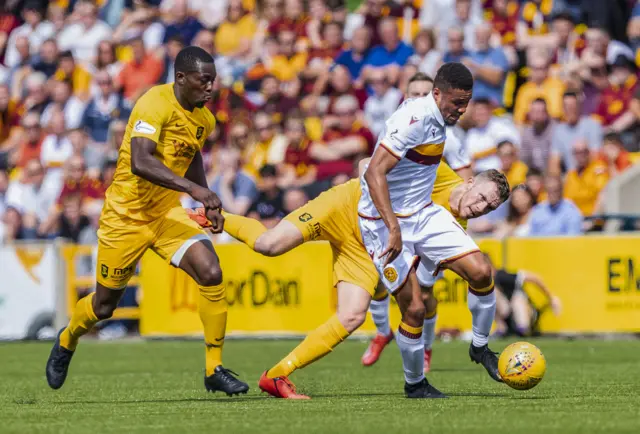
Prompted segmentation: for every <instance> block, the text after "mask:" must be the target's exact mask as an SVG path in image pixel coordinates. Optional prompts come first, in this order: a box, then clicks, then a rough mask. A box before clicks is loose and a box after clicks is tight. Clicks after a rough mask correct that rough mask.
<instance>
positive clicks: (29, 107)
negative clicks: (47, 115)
mask: <svg viewBox="0 0 640 434" xmlns="http://www.w3.org/2000/svg"><path fill="white" fill-rule="evenodd" d="M46 83H47V77H46V76H45V75H44V74H43V73H42V72H32V73H30V74H29V75H27V76H26V77H25V79H24V89H25V92H24V93H26V96H24V97H23V98H22V100H21V102H20V106H19V107H18V111H19V112H24V113H26V112H29V111H33V112H37V113H38V114H42V112H43V111H44V109H45V107H46V106H47V103H48V101H47V100H48V97H49V95H48V94H47V89H46V87H45V85H46ZM14 85H15V86H16V87H17V88H18V89H19V90H18V91H17V92H16V93H17V94H22V89H23V87H22V86H23V83H21V82H16V83H14Z"/></svg>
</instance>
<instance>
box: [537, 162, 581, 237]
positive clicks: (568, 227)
mask: <svg viewBox="0 0 640 434" xmlns="http://www.w3.org/2000/svg"><path fill="white" fill-rule="evenodd" d="M545 190H546V192H547V196H548V199H547V200H546V201H545V202H542V203H539V204H537V205H536V206H534V207H533V210H532V211H531V230H530V234H531V235H532V236H558V235H580V234H581V233H582V214H581V213H580V210H579V209H578V207H576V206H575V204H574V203H573V202H571V201H570V200H568V199H564V198H563V189H562V178H560V177H559V176H555V175H549V176H547V178H546V179H545Z"/></svg>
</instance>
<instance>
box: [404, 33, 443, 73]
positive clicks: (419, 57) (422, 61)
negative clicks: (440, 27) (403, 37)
mask: <svg viewBox="0 0 640 434" xmlns="http://www.w3.org/2000/svg"><path fill="white" fill-rule="evenodd" d="M413 48H414V50H415V54H414V55H413V56H411V57H410V58H409V63H410V64H412V65H415V66H417V67H418V71H420V72H423V73H425V74H427V75H428V76H429V77H435V76H436V72H438V66H439V65H440V63H441V61H442V54H441V53H440V52H439V51H438V50H437V49H436V39H435V35H434V34H433V30H431V29H422V30H420V31H419V32H418V34H417V35H416V37H415V39H414V40H413Z"/></svg>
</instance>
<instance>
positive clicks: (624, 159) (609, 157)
mask: <svg viewBox="0 0 640 434" xmlns="http://www.w3.org/2000/svg"><path fill="white" fill-rule="evenodd" d="M600 161H601V162H603V163H604V164H605V165H606V167H607V172H608V174H609V177H610V178H615V177H616V176H618V175H619V174H621V173H622V172H624V171H625V170H627V169H628V168H629V167H631V165H632V163H631V157H630V155H629V152H627V151H626V150H625V149H624V146H623V144H622V139H621V137H620V135H619V134H616V133H608V134H607V135H605V136H604V143H603V145H602V153H601V154H600Z"/></svg>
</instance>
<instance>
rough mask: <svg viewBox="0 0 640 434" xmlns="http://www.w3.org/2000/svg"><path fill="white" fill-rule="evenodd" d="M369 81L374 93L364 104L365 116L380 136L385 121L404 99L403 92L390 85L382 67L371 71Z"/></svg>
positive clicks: (373, 131) (370, 127)
mask: <svg viewBox="0 0 640 434" xmlns="http://www.w3.org/2000/svg"><path fill="white" fill-rule="evenodd" d="M368 83H369V85H370V86H371V88H372V89H373V94H372V95H371V96H370V97H369V98H367V101H366V102H365V104H364V118H365V120H366V122H367V125H369V129H370V130H371V132H372V133H373V135H374V136H375V137H378V135H380V133H381V132H382V130H383V129H384V126H385V122H386V121H387V119H389V118H390V117H391V115H392V114H393V112H395V111H396V109H397V108H398V105H399V104H400V101H402V92H401V91H400V90H399V89H396V88H395V87H392V86H391V85H390V83H389V81H388V79H387V76H386V74H385V73H384V72H383V71H382V70H380V69H376V70H372V71H371V72H370V73H369V78H368Z"/></svg>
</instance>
